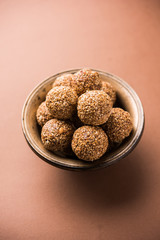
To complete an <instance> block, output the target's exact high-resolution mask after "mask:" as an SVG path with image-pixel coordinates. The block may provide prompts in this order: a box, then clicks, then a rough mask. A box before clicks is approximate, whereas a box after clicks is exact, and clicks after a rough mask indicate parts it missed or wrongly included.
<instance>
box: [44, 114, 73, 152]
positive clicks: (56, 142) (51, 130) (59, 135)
mask: <svg viewBox="0 0 160 240" xmlns="http://www.w3.org/2000/svg"><path fill="white" fill-rule="evenodd" d="M74 130H75V128H74V126H73V125H72V124H71V123H70V122H69V121H62V120H58V119H51V120H49V121H48V122H46V124H45V125H44V126H43V127H42V132H41V139H42V143H43V145H44V147H45V148H46V149H48V150H51V151H53V152H55V151H61V152H66V151H67V150H69V151H70V148H71V140H72V135H73V133H74Z"/></svg>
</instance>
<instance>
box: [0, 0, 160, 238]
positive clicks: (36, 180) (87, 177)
mask: <svg viewBox="0 0 160 240" xmlns="http://www.w3.org/2000/svg"><path fill="white" fill-rule="evenodd" d="M159 22H160V3H159V1H158V0H153V1H150V0H147V1H144V0H142V1H138V0H135V1H132V0H129V1H127V0H113V1H96V0H94V1H91V0H89V1H87V2H86V1H84V0H82V1H79V2H75V1H66V2H65V1H62V0H60V1H57V0H55V1H51V0H48V1H41V0H36V1H31V0H29V1H20V0H17V1H16V0H13V1H10V0H6V1H0V32H1V37H0V46H1V54H0V69H1V94H0V100H1V101H0V104H1V122H0V128H1V139H0V152H1V158H0V189H1V191H0V239H2V240H21V239H23V240H28V239H31V240H32V239H33V240H35V239H36V240H37V239H38V240H43V239H47V240H52V239H56V240H57V239H58V240H61V239H69V240H70V239H71V240H72V239H77V240H81V239H85V240H88V239H91V238H92V239H93V240H97V239H102V240H103V239H106V237H107V238H108V239H110V240H137V239H138V240H157V239H159V238H160V229H159V222H160V205H159V202H160V190H159V189H160V148H159V142H160V128H159V119H160V112H159V111H157V107H158V104H157V103H158V101H159V89H160V81H159V69H160V51H159V42H160V28H159ZM84 66H86V67H92V68H95V69H101V70H104V71H108V72H113V73H114V74H116V75H119V76H120V77H122V78H123V79H124V80H126V81H127V82H128V83H129V84H130V85H131V86H132V87H133V88H134V89H135V90H136V92H137V93H138V95H139V96H140V98H141V100H142V103H143V106H144V110H145V115H146V126H145V132H144V135H143V138H142V140H141V142H140V143H139V145H138V146H137V148H136V149H135V150H134V151H133V152H132V153H131V155H129V156H128V157H127V158H126V159H124V160H122V161H120V162H119V163H117V164H116V165H113V166H111V167H109V168H106V169H104V170H100V171H96V172H89V173H88V172H82V173H78V172H67V171H64V170H60V169H57V168H54V167H52V166H50V165H48V164H47V163H45V162H43V161H41V160H40V159H39V158H38V157H37V156H36V155H35V154H34V153H33V152H32V151H31V150H30V148H29V147H28V145H27V143H26V141H25V139H24V137H23V134H22V130H21V117H20V116H21V110H22V106H23V103H24V101H25V99H26V97H27V95H28V93H29V92H30V91H31V90H32V89H33V88H34V87H35V85H36V84H38V83H39V82H40V81H42V80H44V79H45V78H47V77H48V76H51V75H53V74H55V73H57V72H59V71H63V70H67V69H71V68H81V67H84Z"/></svg>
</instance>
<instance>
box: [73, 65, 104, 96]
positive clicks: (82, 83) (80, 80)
mask: <svg viewBox="0 0 160 240" xmlns="http://www.w3.org/2000/svg"><path fill="white" fill-rule="evenodd" d="M74 82H75V83H74V84H75V88H76V92H77V95H78V96H80V95H81V94H83V93H85V92H86V91H87V90H99V89H101V87H102V81H101V79H100V78H99V74H98V72H95V71H92V70H90V69H86V68H84V69H82V70H80V71H78V72H77V73H75V74H74Z"/></svg>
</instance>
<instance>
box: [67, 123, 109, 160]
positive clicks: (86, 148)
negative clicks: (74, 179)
mask: <svg viewBox="0 0 160 240" xmlns="http://www.w3.org/2000/svg"><path fill="white" fill-rule="evenodd" d="M71 145H72V150H73V152H74V153H75V154H76V156H77V157H78V158H79V159H82V160H85V161H94V160H97V159H99V158H100V157H101V156H102V155H103V154H104V153H105V152H106V150H107V148H108V137H107V135H106V134H105V132H104V131H103V129H102V128H100V127H94V126H82V127H80V128H78V129H77V130H76V131H75V132H74V134H73V138H72V144H71Z"/></svg>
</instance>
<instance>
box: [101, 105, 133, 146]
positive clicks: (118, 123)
mask: <svg viewBox="0 0 160 240" xmlns="http://www.w3.org/2000/svg"><path fill="white" fill-rule="evenodd" d="M103 129H104V130H105V132H106V134H107V136H108V138H109V140H110V141H111V142H113V143H121V142H122V141H123V140H124V139H125V138H126V137H128V136H129V135H130V133H131V131H132V129H133V123H132V119H131V116H130V114H129V112H127V111H124V110H123V109H121V108H112V111H111V115H110V116H109V118H108V121H107V122H106V123H105V124H104V126H103Z"/></svg>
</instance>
